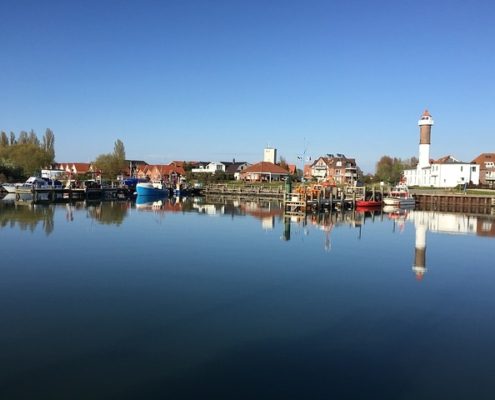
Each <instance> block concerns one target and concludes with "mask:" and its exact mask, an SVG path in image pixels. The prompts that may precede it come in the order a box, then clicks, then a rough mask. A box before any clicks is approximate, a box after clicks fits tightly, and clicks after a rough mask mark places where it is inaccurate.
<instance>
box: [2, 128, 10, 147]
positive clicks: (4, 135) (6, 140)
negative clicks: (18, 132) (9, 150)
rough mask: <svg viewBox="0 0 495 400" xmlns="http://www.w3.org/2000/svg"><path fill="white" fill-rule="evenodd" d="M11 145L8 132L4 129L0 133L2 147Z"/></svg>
mask: <svg viewBox="0 0 495 400" xmlns="http://www.w3.org/2000/svg"><path fill="white" fill-rule="evenodd" d="M8 145H9V137H8V136H7V133H5V132H4V131H2V133H1V134H0V147H7V146H8Z"/></svg>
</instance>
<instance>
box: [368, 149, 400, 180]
mask: <svg viewBox="0 0 495 400" xmlns="http://www.w3.org/2000/svg"><path fill="white" fill-rule="evenodd" d="M403 170H404V166H403V164H402V162H401V160H400V158H395V157H394V158H392V157H390V156H383V157H382V158H380V160H379V161H378V162H377V164H376V173H375V175H376V178H377V180H379V181H384V182H389V183H395V182H398V181H399V180H400V177H401V174H402V171H403Z"/></svg>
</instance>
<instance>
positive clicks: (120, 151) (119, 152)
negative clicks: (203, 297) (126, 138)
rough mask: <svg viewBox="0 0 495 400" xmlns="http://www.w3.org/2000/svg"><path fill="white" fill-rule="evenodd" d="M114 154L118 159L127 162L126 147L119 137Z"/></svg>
mask: <svg viewBox="0 0 495 400" xmlns="http://www.w3.org/2000/svg"><path fill="white" fill-rule="evenodd" d="M113 156H114V157H115V159H116V160H119V161H122V162H125V147H124V143H122V141H121V140H120V139H117V141H116V142H115V144H114V146H113Z"/></svg>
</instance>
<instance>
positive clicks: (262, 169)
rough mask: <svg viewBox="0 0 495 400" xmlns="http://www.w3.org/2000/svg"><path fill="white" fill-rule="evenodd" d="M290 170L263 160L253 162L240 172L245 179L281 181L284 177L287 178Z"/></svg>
mask: <svg viewBox="0 0 495 400" xmlns="http://www.w3.org/2000/svg"><path fill="white" fill-rule="evenodd" d="M288 176H289V171H287V170H286V169H284V168H282V167H281V166H280V165H277V164H274V163H271V162H266V161H261V162H259V163H256V164H253V165H251V166H249V167H247V168H244V170H243V171H242V172H241V173H240V178H241V179H243V180H245V181H268V182H271V181H279V180H281V179H282V178H287V177H288Z"/></svg>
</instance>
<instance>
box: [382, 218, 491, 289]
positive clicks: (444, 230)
mask: <svg viewBox="0 0 495 400" xmlns="http://www.w3.org/2000/svg"><path fill="white" fill-rule="evenodd" d="M387 211H388V213H387V214H388V217H389V218H390V219H394V220H395V221H398V224H399V226H400V229H401V230H402V229H403V227H404V226H405V223H406V222H407V223H411V224H412V225H414V229H415V246H414V260H413V265H412V270H413V272H414V274H415V276H416V279H418V280H422V279H423V278H424V275H425V273H426V272H427V270H428V269H427V263H426V248H427V233H428V232H430V233H433V234H444V235H476V236H483V237H495V218H494V217H493V216H491V215H470V214H460V213H451V212H441V211H426V210H399V209H394V210H387Z"/></svg>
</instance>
